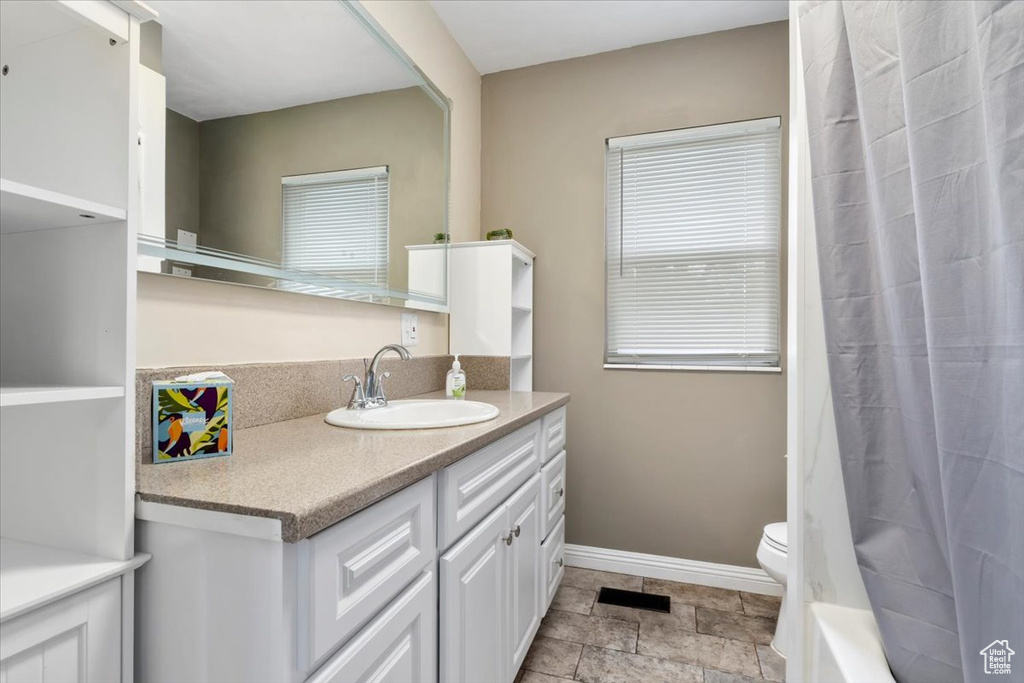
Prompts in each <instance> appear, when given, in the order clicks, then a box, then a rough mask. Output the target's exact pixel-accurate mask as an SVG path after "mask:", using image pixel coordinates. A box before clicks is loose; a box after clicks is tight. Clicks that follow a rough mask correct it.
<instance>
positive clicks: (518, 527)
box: [512, 524, 522, 538]
mask: <svg viewBox="0 0 1024 683" xmlns="http://www.w3.org/2000/svg"><path fill="white" fill-rule="evenodd" d="M521 531H522V528H520V526H519V525H518V524H516V528H515V529H513V530H512V533H514V534H515V535H516V538H519V533H520V532H521Z"/></svg>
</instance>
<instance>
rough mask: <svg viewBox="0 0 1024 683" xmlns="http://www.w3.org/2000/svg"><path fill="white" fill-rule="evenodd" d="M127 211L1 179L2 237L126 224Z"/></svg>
mask: <svg viewBox="0 0 1024 683" xmlns="http://www.w3.org/2000/svg"><path fill="white" fill-rule="evenodd" d="M126 217H127V213H126V212H125V210H124V209H118V208H117V207H114V206H107V205H106V204H100V203H98V202H92V201H89V200H88V199H81V198H79V197H72V196H70V195H66V194H61V193H60V192H53V191H51V190H44V189H43V188H41V187H34V186H32V185H25V184H24V183H17V182H14V181H13V180H6V179H3V178H0V233H4V234H8V233H14V232H28V231H31V230H46V229H49V228H70V227H76V226H80V225H94V224H96V223H106V222H110V221H123V220H125V218H126Z"/></svg>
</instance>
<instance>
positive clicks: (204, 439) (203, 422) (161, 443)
mask: <svg viewBox="0 0 1024 683" xmlns="http://www.w3.org/2000/svg"><path fill="white" fill-rule="evenodd" d="M230 454H231V381H230V380H226V381H217V382H199V383H196V384H184V383H180V382H153V462H156V463H161V462H176V461H177V462H181V461H183V460H195V459H198V458H211V457H215V456H219V455H230Z"/></svg>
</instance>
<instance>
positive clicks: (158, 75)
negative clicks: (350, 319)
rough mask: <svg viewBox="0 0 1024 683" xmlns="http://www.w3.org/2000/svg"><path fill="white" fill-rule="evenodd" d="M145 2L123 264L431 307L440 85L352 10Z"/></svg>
mask: <svg viewBox="0 0 1024 683" xmlns="http://www.w3.org/2000/svg"><path fill="white" fill-rule="evenodd" d="M148 4H150V5H151V6H153V8H154V9H156V10H157V11H158V12H159V14H160V16H159V19H158V20H157V21H156V22H151V23H149V24H144V25H143V27H144V30H143V35H142V40H141V41H140V43H141V53H142V63H143V65H144V68H143V69H142V70H141V71H142V74H141V76H140V80H141V86H142V87H141V91H142V93H143V102H142V108H141V119H142V124H143V133H142V135H143V143H142V148H143V150H144V151H143V159H142V164H141V165H142V168H143V170H142V184H143V206H142V214H143V221H142V226H141V228H140V235H139V269H140V270H145V271H151V272H159V273H165V274H167V275H176V276H179V277H193V278H201V279H205V280H217V281H223V282H230V283H236V284H245V285H253V286H259V287H271V288H275V289H282V290H287V291H292V292H302V293H308V294H315V295H320V296H331V297H337V298H345V299H352V300H358V301H369V302H374V303H386V304H394V305H399V306H404V307H412V308H421V309H426V310H446V309H447V292H446V282H447V278H446V277H445V268H446V264H447V246H446V244H447V234H448V226H447V216H448V153H449V152H448V130H449V129H448V126H449V104H448V100H447V99H446V98H445V96H444V95H443V94H442V93H441V92H440V91H439V90H438V89H437V88H436V87H435V86H433V85H432V84H431V83H430V82H429V81H428V80H427V79H426V78H425V77H424V76H423V75H422V74H421V73H420V72H419V71H418V70H417V69H416V67H415V65H413V64H412V63H411V62H410V61H409V60H408V58H407V57H406V56H405V55H404V53H402V52H401V50H400V49H398V48H397V47H396V46H395V45H394V43H393V42H392V41H391V40H390V38H389V37H388V36H386V35H385V34H384V33H383V32H382V31H381V30H380V29H379V27H377V25H376V24H375V23H374V22H373V21H372V19H370V18H369V17H368V15H366V14H365V11H364V10H363V9H362V8H361V7H360V6H359V5H358V4H357V3H351V2H345V1H339V0H216V1H215V0H194V1H185V0H148ZM161 137H162V138H163V140H162V141H161V140H160V138H161ZM153 150H156V151H153ZM147 152H148V154H147ZM161 152H162V153H161ZM147 180H148V181H149V183H148V184H149V186H150V187H149V188H147ZM160 186H163V187H164V188H165V191H164V192H162V193H161V192H158V191H157V190H154V189H152V188H157V189H158V188H159V187H160Z"/></svg>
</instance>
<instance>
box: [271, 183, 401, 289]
mask: <svg viewBox="0 0 1024 683" xmlns="http://www.w3.org/2000/svg"><path fill="white" fill-rule="evenodd" d="M281 185H282V192H283V202H282V205H283V214H284V216H283V222H284V230H283V232H284V249H283V252H284V255H283V261H284V266H285V267H286V268H294V269H298V270H304V271H309V272H313V273H318V274H321V275H327V276H331V277H336V278H339V279H344V280H350V281H355V282H359V283H367V284H372V285H379V286H381V287H386V286H387V280H388V169H387V167H386V166H378V167H374V168H357V169H352V170H347V171H334V172H331V173H312V174H308V175H300V176H288V177H285V178H282V179H281Z"/></svg>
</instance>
